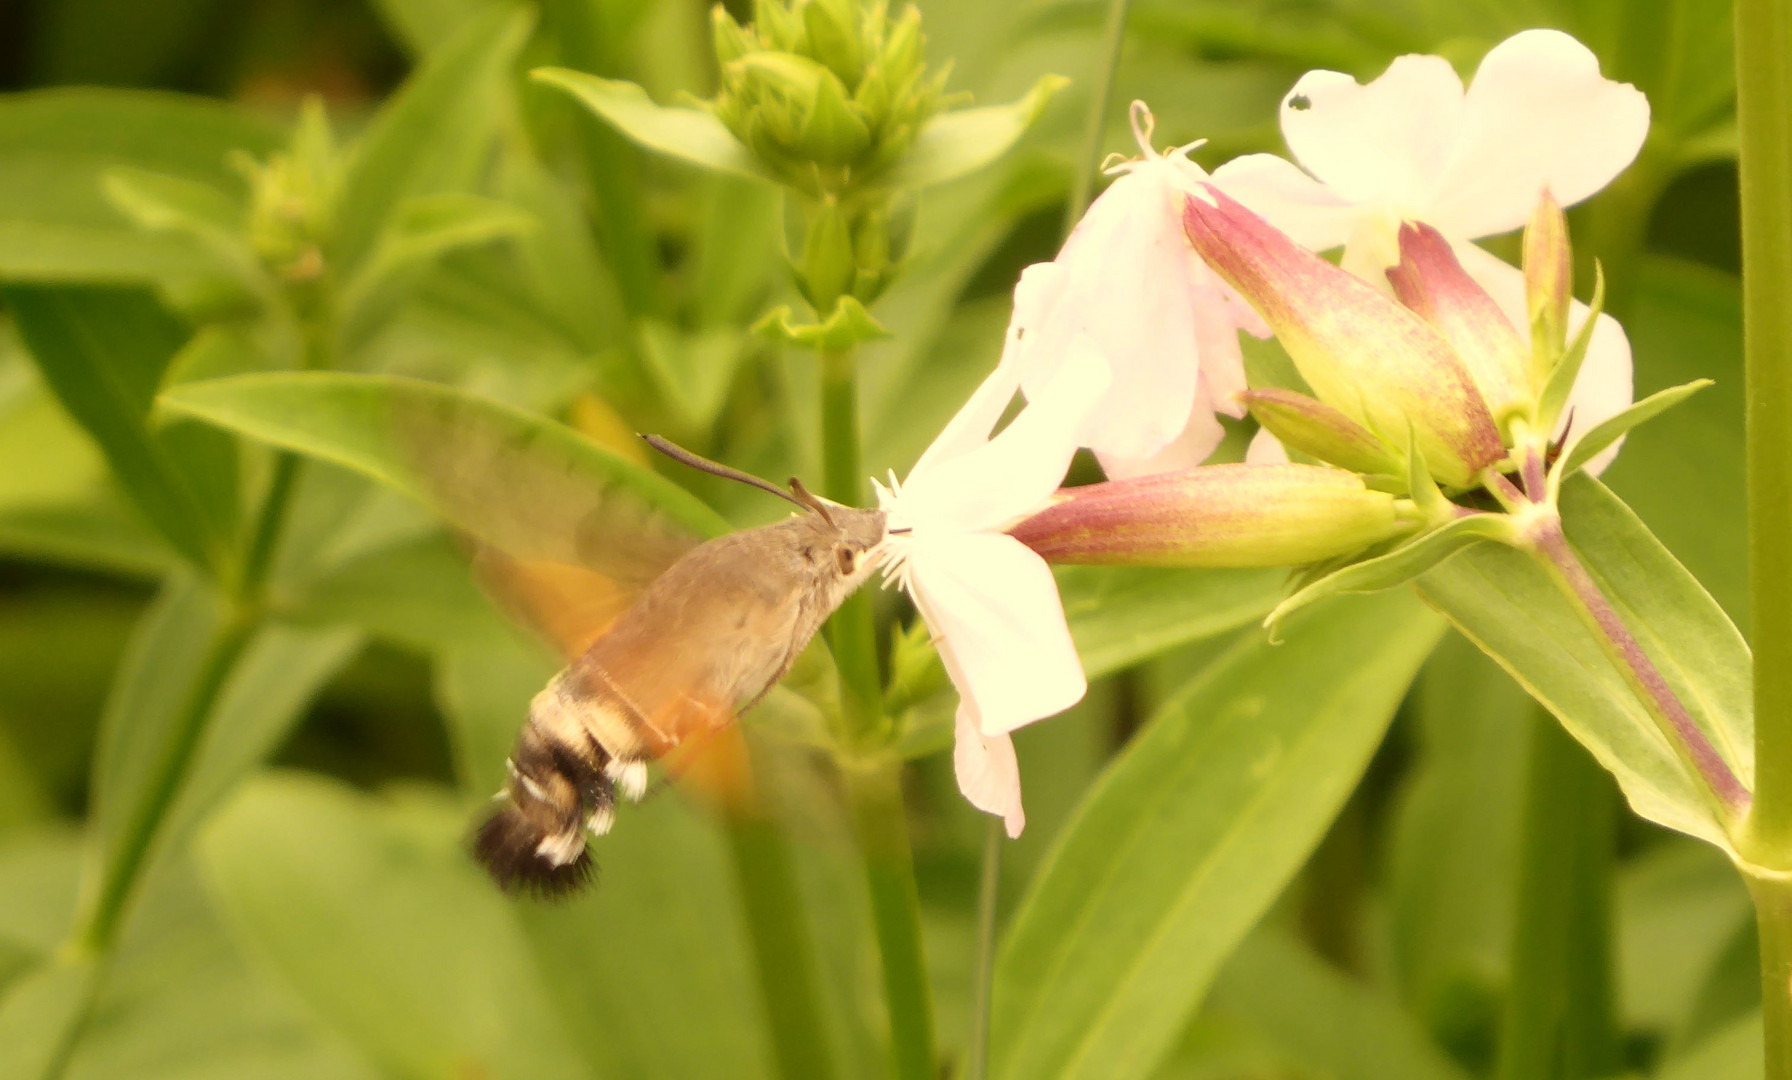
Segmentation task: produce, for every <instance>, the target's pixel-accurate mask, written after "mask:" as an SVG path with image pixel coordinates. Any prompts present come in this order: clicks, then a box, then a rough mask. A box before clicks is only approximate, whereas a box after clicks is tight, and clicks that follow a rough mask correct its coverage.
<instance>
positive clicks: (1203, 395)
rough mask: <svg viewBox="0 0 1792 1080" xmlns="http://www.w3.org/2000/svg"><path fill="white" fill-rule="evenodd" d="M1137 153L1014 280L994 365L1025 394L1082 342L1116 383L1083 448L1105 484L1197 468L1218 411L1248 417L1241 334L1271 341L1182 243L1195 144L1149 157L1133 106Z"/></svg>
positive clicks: (1139, 110) (1214, 433)
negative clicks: (1047, 257) (1059, 240)
mask: <svg viewBox="0 0 1792 1080" xmlns="http://www.w3.org/2000/svg"><path fill="white" fill-rule="evenodd" d="M1132 127H1133V135H1134V137H1135V138H1136V139H1137V140H1138V144H1139V150H1140V152H1141V153H1142V154H1143V156H1142V157H1141V158H1139V159H1138V160H1134V161H1125V162H1121V163H1119V164H1117V165H1115V166H1113V167H1112V168H1111V169H1110V170H1109V171H1110V172H1113V173H1117V174H1118V178H1117V179H1116V180H1115V181H1114V182H1113V183H1112V184H1110V185H1109V186H1108V188H1107V190H1106V191H1104V192H1102V193H1101V195H1100V196H1099V197H1098V198H1097V199H1096V200H1095V201H1094V202H1093V203H1092V204H1090V206H1089V209H1088V211H1087V212H1086V213H1085V214H1084V215H1083V218H1082V220H1081V221H1080V222H1079V223H1078V224H1077V226H1076V228H1075V229H1074V230H1073V231H1072V232H1071V234H1070V237H1069V239H1067V240H1065V242H1064V247H1063V249H1062V250H1060V251H1059V252H1058V256H1057V258H1055V259H1053V260H1052V261H1051V262H1046V263H1036V264H1034V265H1033V266H1029V267H1027V269H1026V270H1025V271H1024V272H1023V273H1022V274H1021V279H1020V283H1019V285H1017V286H1016V288H1015V290H1014V315H1013V320H1012V322H1011V323H1010V325H1009V330H1008V341H1007V345H1006V347H1005V349H1004V352H1003V360H1002V362H1003V365H1004V366H1012V367H1013V368H1014V369H1015V370H1016V371H1017V372H1018V373H1019V375H1020V380H1021V386H1022V388H1023V389H1024V390H1026V392H1027V393H1028V395H1029V396H1031V395H1033V394H1035V393H1037V392H1039V391H1040V390H1041V389H1042V388H1043V387H1044V386H1045V385H1046V384H1047V383H1049V382H1050V381H1051V380H1052V379H1053V378H1055V377H1056V376H1057V374H1058V372H1059V371H1060V370H1061V369H1062V367H1063V366H1064V364H1065V363H1067V362H1068V360H1069V358H1070V356H1071V354H1072V353H1073V351H1074V350H1075V349H1077V348H1079V347H1081V346H1082V345H1083V344H1085V343H1086V344H1087V345H1089V346H1091V347H1093V348H1094V349H1095V351H1096V352H1098V353H1100V355H1101V356H1102V358H1103V359H1105V360H1106V361H1107V362H1108V364H1109V365H1110V367H1111V369H1112V372H1113V382H1112V385H1111V386H1110V387H1109V389H1108V392H1107V394H1106V395H1105V396H1104V397H1103V399H1102V400H1101V401H1100V403H1099V404H1098V405H1097V406H1096V407H1095V408H1094V409H1093V411H1092V412H1091V413H1090V416H1089V419H1088V421H1087V426H1086V428H1085V430H1084V431H1083V432H1082V434H1081V437H1080V438H1081V442H1082V444H1083V445H1085V446H1087V447H1089V448H1090V449H1091V450H1093V451H1094V452H1095V455H1096V457H1097V458H1098V459H1099V460H1100V461H1101V464H1102V467H1103V468H1104V469H1106V470H1107V473H1108V475H1109V476H1114V477H1120V476H1133V475H1140V474H1144V473H1152V472H1162V471H1164V470H1167V469H1175V468H1183V467H1187V466H1191V465H1196V464H1199V463H1200V462H1201V461H1202V460H1203V459H1205V458H1206V457H1207V455H1208V454H1210V453H1212V452H1213V449H1214V447H1216V446H1218V445H1219V442H1220V440H1221V438H1223V437H1224V434H1225V432H1224V430H1223V429H1222V428H1221V427H1220V424H1219V421H1218V420H1217V419H1215V416H1214V414H1215V413H1216V412H1220V413H1226V414H1228V415H1231V416H1243V415H1244V411H1243V407H1242V406H1241V405H1240V404H1239V403H1238V401H1237V399H1236V397H1235V395H1236V394H1237V393H1238V392H1239V391H1241V390H1243V389H1244V387H1245V382H1244V364H1243V358H1242V355H1241V354H1240V352H1239V346H1238V331H1239V329H1240V328H1244V329H1247V330H1250V331H1251V332H1253V333H1255V334H1257V335H1258V336H1267V335H1268V329H1267V328H1266V327H1264V326H1263V324H1262V322H1261V320H1259V319H1258V318H1257V317H1256V316H1255V314H1254V313H1252V311H1251V310H1250V308H1249V307H1248V306H1247V305H1245V304H1244V303H1242V302H1241V301H1240V300H1239V299H1238V297H1237V296H1236V295H1235V294H1233V293H1232V292H1231V290H1230V289H1228V288H1227V287H1226V285H1225V284H1224V283H1223V282H1222V281H1220V279H1219V278H1217V277H1216V276H1214V274H1213V272H1212V271H1210V270H1209V269H1208V268H1207V267H1206V265H1204V264H1203V263H1202V262H1201V260H1200V259H1199V258H1198V257H1196V255H1195V254H1194V252H1193V250H1192V249H1190V247H1189V244H1188V240H1187V239H1186V238H1185V237H1184V236H1183V232H1182V203H1183V200H1184V199H1185V198H1186V193H1187V192H1189V191H1191V190H1193V189H1194V187H1195V185H1197V184H1199V183H1201V182H1202V181H1204V180H1206V179H1207V174H1206V173H1205V172H1204V171H1203V170H1202V169H1201V168H1200V167H1199V166H1197V165H1196V164H1194V163H1193V162H1191V161H1189V160H1188V156H1187V154H1188V150H1189V149H1191V148H1190V147H1180V148H1174V149H1171V150H1169V151H1168V152H1165V153H1159V152H1158V151H1156V150H1154V149H1152V147H1151V141H1150V140H1151V130H1152V119H1151V113H1150V112H1149V110H1147V109H1146V108H1145V105H1144V103H1143V102H1136V101H1135V102H1134V103H1133V106H1132Z"/></svg>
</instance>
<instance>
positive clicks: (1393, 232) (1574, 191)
mask: <svg viewBox="0 0 1792 1080" xmlns="http://www.w3.org/2000/svg"><path fill="white" fill-rule="evenodd" d="M1281 118H1282V135H1283V137H1284V138H1285V139H1286V140H1287V142H1288V148H1289V150H1291V151H1292V152H1293V154H1294V157H1295V160H1296V161H1298V162H1299V163H1300V167H1299V168H1297V167H1296V166H1295V165H1293V164H1291V163H1290V162H1288V161H1285V160H1283V159H1282V158H1279V157H1276V156H1274V155H1272V154H1252V155H1250V156H1247V157H1242V158H1239V159H1237V160H1235V161H1231V162H1228V163H1227V164H1225V165H1223V166H1221V167H1220V168H1219V169H1217V170H1215V171H1214V174H1213V180H1214V183H1215V184H1216V185H1217V186H1219V187H1220V188H1222V189H1223V190H1225V191H1226V193H1227V194H1229V195H1231V196H1232V197H1233V198H1235V199H1237V200H1238V201H1239V202H1241V203H1243V204H1245V205H1246V206H1248V207H1250V208H1251V209H1252V210H1255V211H1256V212H1257V213H1259V214H1261V215H1262V216H1263V217H1264V218H1266V219H1268V221H1269V222H1270V223H1271V224H1272V225H1274V226H1276V227H1277V228H1278V229H1281V230H1282V231H1283V232H1285V233H1287V234H1288V235H1289V236H1291V237H1293V238H1294V239H1295V240H1296V241H1298V242H1299V243H1301V244H1303V245H1305V246H1306V247H1308V248H1311V249H1313V250H1314V251H1324V250H1326V249H1328V248H1334V247H1338V246H1339V245H1343V247H1344V260H1343V265H1344V266H1345V267H1346V268H1347V269H1349V270H1352V271H1353V272H1355V273H1357V274H1358V275H1360V276H1362V277H1364V278H1367V279H1368V280H1370V281H1372V282H1374V283H1375V284H1376V285H1377V286H1379V287H1382V288H1386V287H1387V281H1386V279H1385V277H1384V276H1383V271H1384V270H1385V269H1386V268H1387V267H1389V266H1392V265H1394V264H1396V263H1397V262H1398V261H1399V257H1400V256H1399V245H1398V241H1397V234H1398V230H1399V226H1400V223H1401V222H1402V221H1422V222H1425V223H1426V224H1429V225H1431V226H1432V227H1434V228H1436V229H1437V230H1438V231H1439V232H1440V233H1442V234H1443V235H1444V236H1445V237H1446V238H1448V239H1449V240H1450V241H1451V244H1452V246H1453V247H1454V248H1455V250H1456V255H1457V258H1458V260H1460V261H1461V263H1462V266H1463V268H1464V269H1465V270H1467V271H1468V273H1469V275H1470V276H1471V277H1473V278H1474V279H1475V280H1476V281H1477V282H1478V283H1480V285H1481V287H1482V288H1484V289H1486V290H1487V291H1488V293H1489V294H1490V295H1492V296H1493V298H1494V300H1495V301H1497V302H1498V303H1499V305H1500V307H1501V308H1502V309H1503V310H1504V311H1505V313H1506V316H1507V318H1509V319H1511V320H1512V322H1513V324H1514V326H1516V327H1517V328H1518V329H1519V331H1520V334H1521V335H1522V336H1523V337H1525V339H1526V340H1529V333H1530V327H1529V322H1528V319H1527V318H1526V315H1525V306H1524V281H1523V277H1522V275H1521V273H1520V272H1519V270H1518V269H1517V268H1516V267H1513V266H1510V265H1508V264H1506V263H1504V262H1502V261H1500V260H1499V259H1497V258H1495V257H1494V256H1492V255H1490V254H1488V253H1487V252H1485V251H1483V250H1482V249H1480V248H1478V247H1476V246H1475V245H1474V244H1473V243H1471V241H1473V240H1477V239H1480V238H1481V237H1485V236H1492V235H1495V234H1498V233H1503V232H1509V231H1511V230H1513V229H1516V228H1518V227H1520V226H1522V225H1523V224H1524V223H1525V222H1526V220H1528V218H1529V216H1530V213H1531V210H1532V208H1533V207H1535V206H1536V204H1537V199H1538V196H1539V195H1540V194H1541V193H1542V191H1543V189H1544V188H1546V187H1547V188H1548V189H1549V191H1550V193H1551V194H1552V195H1553V196H1554V197H1555V198H1556V200H1557V201H1558V202H1560V203H1561V204H1562V205H1563V206H1570V205H1573V204H1574V203H1577V202H1579V201H1581V200H1582V199H1585V198H1587V197H1588V196H1590V195H1592V194H1594V193H1595V192H1597V191H1599V190H1600V189H1601V188H1603V187H1605V186H1606V185H1607V184H1609V183H1610V182H1611V181H1612V178H1613V177H1615V176H1617V175H1618V174H1619V173H1620V172H1622V171H1624V169H1625V168H1626V167H1628V166H1629V165H1630V163H1631V162H1632V161H1633V160H1635V158H1636V155H1637V152H1638V151H1639V150H1640V149H1641V148H1642V145H1643V139H1644V138H1645V137H1646V136H1647V134H1648V130H1649V102H1648V99H1647V98H1645V97H1644V96H1643V94H1642V93H1641V92H1640V91H1638V90H1637V89H1636V88H1635V87H1633V86H1631V85H1629V84H1627V83H1618V82H1614V81H1612V80H1610V79H1607V78H1604V77H1603V76H1601V75H1600V74H1599V60H1598V58H1597V57H1595V56H1594V55H1593V53H1592V52H1590V51H1589V50H1588V49H1587V48H1586V46H1584V45H1582V44H1581V43H1580V42H1578V41H1576V40H1574V39H1573V38H1572V37H1569V36H1568V35H1567V34H1563V33H1560V32H1559V31H1555V30H1527V31H1525V32H1523V33H1521V34H1516V35H1514V36H1512V37H1510V38H1507V39H1506V40H1505V41H1503V42H1501V43H1500V44H1499V45H1497V46H1495V47H1494V48H1493V50H1492V51H1490V52H1489V53H1488V54H1487V56H1486V58H1485V59H1484V60H1482V61H1481V66H1480V68H1479V70H1477V71H1476V72H1475V78H1474V81H1473V83H1472V84H1471V85H1470V86H1469V88H1468V90H1467V91H1466V92H1464V90H1463V88H1462V80H1461V79H1460V78H1458V77H1457V75H1456V72H1455V71H1454V70H1453V69H1452V68H1451V67H1450V64H1449V62H1448V61H1446V60H1444V59H1443V58H1442V57H1437V56H1402V57H1400V58H1399V59H1397V60H1395V61H1394V62H1393V63H1392V64H1391V65H1389V67H1388V69H1387V71H1386V72H1385V73H1383V74H1382V76H1381V77H1380V78H1378V79H1376V80H1375V81H1373V82H1371V83H1369V84H1368V85H1367V86H1363V85H1360V84H1358V83H1357V82H1356V80H1354V79H1352V78H1351V77H1350V76H1348V75H1344V74H1340V73H1339V72H1335V71H1311V72H1308V73H1307V74H1306V75H1305V76H1303V77H1302V78H1301V80H1300V81H1299V82H1298V83H1296V84H1295V85H1294V89H1292V90H1290V91H1289V92H1288V96H1287V97H1285V98H1283V100H1282V117H1281ZM1302 169H1304V170H1305V171H1304V172H1303V171H1302ZM1586 316H1587V307H1586V305H1584V304H1579V303H1577V304H1575V307H1574V314H1573V315H1572V316H1571V318H1570V325H1571V331H1570V332H1571V333H1572V328H1578V326H1579V324H1580V323H1582V322H1584V321H1585V319H1586ZM1631 393H1632V388H1631V360H1630V342H1629V340H1628V339H1626V338H1625V336H1624V331H1623V328H1622V327H1620V326H1619V325H1618V323H1617V321H1616V320H1615V319H1612V318H1610V317H1608V316H1601V317H1600V321H1599V323H1598V324H1597V325H1596V326H1595V328H1594V332H1593V340H1592V343H1591V346H1590V348H1589V349H1588V353H1587V358H1586V361H1585V364H1584V366H1583V368H1582V371H1581V377H1580V381H1579V382H1578V383H1577V384H1576V386H1575V389H1574V393H1573V395H1572V397H1571V399H1570V408H1571V409H1572V410H1573V416H1574V423H1575V425H1576V426H1577V427H1578V428H1579V429H1581V430H1586V429H1587V428H1589V427H1591V426H1592V425H1594V424H1597V423H1599V422H1600V421H1601V420H1604V419H1606V418H1607V417H1610V416H1612V415H1614V414H1615V413H1617V412H1619V411H1621V410H1622V409H1623V408H1625V407H1626V406H1628V405H1629V404H1630V400H1631ZM1616 452H1617V448H1616V447H1613V448H1612V449H1611V450H1609V451H1608V452H1607V453H1606V454H1604V455H1601V459H1602V460H1597V461H1596V462H1595V463H1594V466H1593V468H1594V471H1595V472H1597V471H1598V469H1600V468H1603V467H1604V465H1605V464H1606V463H1607V462H1609V461H1610V459H1611V457H1612V456H1613V455H1615V454H1616Z"/></svg>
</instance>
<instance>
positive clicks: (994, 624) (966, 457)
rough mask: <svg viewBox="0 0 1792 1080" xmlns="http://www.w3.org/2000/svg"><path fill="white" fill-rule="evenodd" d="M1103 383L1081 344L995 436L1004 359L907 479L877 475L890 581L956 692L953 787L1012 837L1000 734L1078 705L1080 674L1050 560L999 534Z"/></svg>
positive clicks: (1059, 455)
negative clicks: (926, 633)
mask: <svg viewBox="0 0 1792 1080" xmlns="http://www.w3.org/2000/svg"><path fill="white" fill-rule="evenodd" d="M1111 382H1112V378H1111V376H1110V374H1109V370H1108V365H1107V362H1106V361H1105V360H1103V359H1102V357H1101V356H1100V354H1098V353H1097V352H1096V351H1095V350H1094V348H1093V347H1092V346H1091V345H1090V344H1089V343H1088V342H1087V341H1081V342H1076V343H1074V344H1073V347H1072V349H1071V350H1070V352H1069V354H1068V355H1067V356H1065V357H1064V359H1063V362H1062V363H1061V364H1060V365H1059V366H1058V369H1057V371H1056V372H1055V373H1054V374H1053V375H1052V377H1051V378H1050V379H1048V380H1045V381H1044V382H1043V384H1042V385H1040V386H1039V387H1038V388H1037V390H1036V392H1035V393H1033V394H1030V395H1028V404H1027V406H1026V407H1025V408H1023V409H1022V410H1021V411H1020V413H1019V415H1018V416H1016V417H1015V419H1014V420H1013V422H1012V423H1010V424H1009V425H1008V426H1007V427H1006V428H1004V429H1003V430H1002V431H1001V433H1000V434H998V435H996V436H995V437H994V438H991V437H990V432H991V431H992V430H993V429H994V427H995V425H996V422H997V421H998V420H1000V419H1001V416H1002V413H1003V410H1005V409H1006V408H1007V407H1008V403H1009V402H1010V401H1012V400H1013V398H1014V393H1015V391H1016V390H1018V389H1020V387H1021V374H1020V372H1019V370H1018V369H1017V368H1016V367H1015V365H1014V364H1012V363H1010V362H1007V361H1004V362H1003V363H1001V364H999V365H998V366H997V368H996V370H995V372H994V373H993V374H991V375H990V376H989V378H987V379H985V380H984V382H983V385H981V386H980V387H978V388H977V391H976V392H975V393H974V394H972V395H971V398H970V400H969V401H967V402H966V403H965V405H964V407H963V408H962V409H960V410H959V412H958V415H957V416H955V417H953V418H952V421H951V422H950V423H948V424H947V425H946V428H945V430H944V431H942V432H940V435H939V437H938V438H937V439H935V440H934V442H933V445H931V446H929V447H928V448H927V451H926V453H924V454H922V455H921V459H920V460H919V461H917V462H916V463H915V467H914V468H913V469H911V470H909V474H908V478H907V479H906V480H904V481H902V482H900V483H898V482H897V480H896V478H895V477H894V476H893V475H892V476H891V477H890V485H889V487H884V486H883V485H882V484H879V485H877V495H878V503H879V505H880V506H881V507H882V508H883V510H884V512H885V513H886V514H887V515H888V519H887V536H886V539H885V540H884V542H883V545H882V546H881V547H880V549H879V558H880V560H881V562H882V566H883V569H884V575H885V582H886V584H888V583H890V582H895V583H897V584H899V585H900V586H901V587H902V588H903V590H904V591H906V592H907V593H908V594H909V595H910V596H911V597H913V598H914V601H915V607H916V608H917V609H919V611H920V613H921V617H922V618H923V619H925V620H926V621H927V626H928V628H929V630H931V631H932V633H933V636H934V641H935V645H936V647H937V648H938V650H939V654H940V659H941V661H942V662H943V663H944V664H945V668H946V673H947V675H949V676H950V677H951V679H952V683H953V685H954V686H955V687H956V688H957V689H958V694H959V704H958V714H957V728H956V750H955V752H954V755H953V761H954V764H955V766H956V771H957V774H958V785H959V787H960V789H962V790H963V792H964V794H965V797H966V798H968V799H969V800H970V801H971V803H972V805H974V806H976V807H977V808H978V809H981V810H984V811H987V812H989V813H992V814H997V815H1000V816H1001V817H1002V818H1003V819H1004V821H1005V822H1006V824H1007V828H1008V835H1009V836H1018V835H1020V831H1021V829H1022V827H1023V826H1024V825H1025V824H1026V815H1025V812H1024V811H1023V810H1022V809H1021V797H1020V772H1019V770H1018V768H1017V766H1016V763H1015V758H1014V746H1013V744H1012V742H1011V741H1010V740H1009V737H1008V733H1009V732H1011V731H1013V730H1014V729H1015V728H1018V727H1021V726H1022V725H1024V724H1029V723H1032V722H1033V721H1035V720H1039V719H1042V718H1044V717H1047V716H1051V715H1052V714H1054V713H1058V712H1062V711H1063V710H1065V709H1067V708H1069V707H1070V706H1072V705H1074V704H1076V703H1077V702H1078V701H1079V700H1081V699H1082V696H1083V692H1084V691H1085V690H1086V689H1087V683H1086V681H1085V680H1084V678H1083V669H1082V664H1081V663H1080V662H1079V661H1078V659H1077V655H1076V647H1075V646H1074V645H1073V644H1072V643H1071V640H1070V629H1069V627H1068V626H1067V625H1066V623H1065V621H1064V608H1063V605H1062V603H1061V602H1060V601H1059V599H1058V587H1057V583H1056V582H1055V581H1054V580H1053V579H1052V574H1051V570H1050V569H1049V568H1048V567H1047V566H1046V565H1045V560H1043V559H1041V558H1040V557H1039V556H1038V555H1036V554H1034V553H1033V552H1032V551H1029V550H1028V549H1027V547H1026V546H1025V545H1023V544H1022V543H1021V542H1020V541H1018V540H1016V539H1014V538H1013V537H1011V536H1008V535H1006V533H1005V531H1004V530H1006V529H1007V528H1008V527H1009V526H1010V525H1012V524H1014V523H1015V522H1016V521H1018V520H1020V519H1022V518H1024V517H1026V516H1027V515H1029V514H1032V513H1033V512H1035V511H1037V510H1039V509H1041V508H1042V507H1044V506H1046V505H1048V504H1049V503H1050V502H1051V501H1052V498H1053V493H1054V492H1055V491H1056V489H1057V487H1058V484H1059V483H1060V482H1062V481H1063V479H1064V473H1065V470H1066V469H1068V468H1069V467H1070V459H1071V455H1073V454H1074V453H1075V452H1076V448H1077V435H1078V433H1079V432H1080V431H1082V430H1083V428H1084V425H1085V424H1086V423H1087V422H1088V419H1089V416H1090V414H1091V413H1092V412H1093V411H1094V409H1095V407H1096V406H1097V404H1098V403H1099V402H1100V401H1101V400H1102V399H1103V395H1104V394H1106V393H1107V391H1108V390H1109V387H1110V384H1111Z"/></svg>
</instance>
